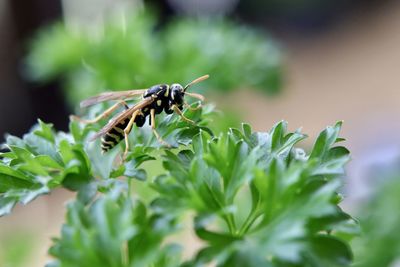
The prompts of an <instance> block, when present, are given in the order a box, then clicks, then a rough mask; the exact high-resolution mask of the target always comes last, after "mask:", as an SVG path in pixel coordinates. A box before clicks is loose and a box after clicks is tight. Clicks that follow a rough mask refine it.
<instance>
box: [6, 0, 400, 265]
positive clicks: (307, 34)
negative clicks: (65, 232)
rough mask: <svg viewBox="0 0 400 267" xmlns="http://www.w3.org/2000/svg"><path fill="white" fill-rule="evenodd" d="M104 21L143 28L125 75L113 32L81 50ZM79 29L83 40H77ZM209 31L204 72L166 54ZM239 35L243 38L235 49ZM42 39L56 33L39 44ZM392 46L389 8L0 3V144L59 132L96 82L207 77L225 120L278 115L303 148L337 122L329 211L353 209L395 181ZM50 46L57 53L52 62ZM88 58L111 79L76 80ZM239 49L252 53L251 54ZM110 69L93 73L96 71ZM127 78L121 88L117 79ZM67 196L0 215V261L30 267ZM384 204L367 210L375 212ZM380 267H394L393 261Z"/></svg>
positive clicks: (399, 36)
mask: <svg viewBox="0 0 400 267" xmlns="http://www.w3.org/2000/svg"><path fill="white" fill-rule="evenodd" d="M149 10H151V11H149ZM137 11H140V12H145V13H144V14H145V15H141V16H142V17H140V18H138V19H134V20H132V21H131V20H130V15H131V14H132V13H131V12H137ZM143 16H144V17H143ZM147 17H149V19H148V18H147ZM193 18H195V20H197V19H198V20H200V19H201V20H202V21H208V22H205V23H203V24H202V26H196V25H197V24H191V23H192V22H190V21H189V20H188V19H193ZM108 21H113V23H114V24H113V25H119V26H118V27H122V28H124V27H126V31H128V32H129V30H138V31H140V32H141V31H142V30H143V32H141V34H142V35H140V36H142V37H143V38H140V39H138V40H135V41H136V42H138V43H140V44H141V45H143V47H144V48H143V50H139V52H140V51H142V52H143V53H142V54H143V55H145V56H143V57H141V55H142V54H140V56H139V57H140V60H141V61H140V65H141V66H143V67H137V64H134V63H132V64H133V65H132V68H133V69H132V70H130V69H129V68H128V69H127V66H128V67H129V66H130V65H129V64H130V63H129V62H126V61H125V60H124V58H125V55H124V54H122V55H121V53H123V52H125V51H129V49H130V48H129V46H127V44H124V45H121V46H120V47H118V49H116V50H112V47H113V45H115V44H118V42H119V40H120V39H118V38H119V36H118V35H115V38H114V40H113V41H110V45H109V46H107V45H104V46H103V47H102V49H103V50H101V51H97V52H98V53H97V54H96V53H89V52H88V51H91V49H90V47H91V46H90V45H91V42H97V41H99V40H100V41H101V40H103V39H102V38H105V37H104V36H107V33H113V28H112V27H113V26H112V27H111V29H108V28H107V26H105V25H107V23H108ZM149 21H150V22H149ZM53 23H58V24H57V26H51V25H53ZM135 23H136V24H135ZM137 23H139V24H138V25H137ZM221 23H222V25H221ZM225 23H226V25H225ZM63 25H64V26H63ZM171 25H172V26H171ZM193 25H195V26H193ZM48 27H52V28H48ZM135 27H136V28H135ZM147 27H150V29H147ZM191 27H192V28H191ZM195 27H202V28H195ZM46 29H47V30H46ZM82 29H85V31H86V32H90V34H88V35H87V36H86V35H82V33H81V35H79V32H80V31H81V30H82ZM99 29H103V30H99ZM191 29H200V30H198V31H194V30H191ZM64 30H65V31H64ZM38 32H40V33H39V35H38ZM209 32H212V33H213V35H212V36H214V37H215V35H216V36H217V37H216V41H215V43H213V44H215V45H216V46H217V45H220V46H221V47H219V50H215V51H214V50H212V49H216V48H215V46H214V47H211V48H210V49H211V51H214V52H215V53H216V54H218V53H219V52H221V51H222V52H224V51H225V52H226V51H227V53H228V52H229V55H226V54H224V55H223V56H221V59H223V60H221V61H220V62H218V64H215V66H214V65H213V66H214V69H208V68H207V67H208V65H209V64H207V63H208V61H202V59H207V57H206V56H204V55H203V54H200V56H197V57H196V56H195V54H196V53H198V52H199V51H200V52H201V53H205V51H203V50H201V49H200V50H190V49H192V47H189V48H190V49H188V51H186V50H181V51H184V52H182V53H180V54H174V52H173V51H174V48H176V47H183V48H185V47H186V46H185V45H187V44H186V43H185V38H187V39H188V40H190V38H192V39H193V38H196V36H197V38H199V40H198V42H199V43H201V42H202V40H204V39H202V38H208V37H207V36H208V33H209ZM218 34H225V35H221V36H222V37H221V36H219V37H218ZM247 34H249V35H247ZM153 35H154V36H158V37H157V38H158V39H154V40H153V39H152V38H153V37H152V36H153ZM77 36H78V37H77ZM79 36H80V37H79ZM82 36H84V37H82ZM210 36H211V35H210ZM240 36H245V37H249V36H250V37H251V38H253V39H254V40H253V39H252V40H253V41H252V42H246V41H245V40H246V38H243V39H242V40H241V39H240V38H238V37H240ZM250 37H249V38H250ZM46 38H47V39H46ZM52 38H53V40H54V38H59V39H57V41H54V42H51V40H52ZM74 38H76V39H74ZM210 38H212V37H210ZM47 40H48V41H49V42H47ZM74 40H75V41H74ZM76 40H78V41H76ZM91 40H92V41H91ZM224 40H226V41H225V42H224ZM157 41H158V42H159V43H157V45H156V46H152V45H153V44H154V42H157ZM146 42H147V43H146ZM205 43H207V40H206V41H205ZM57 45H58V46H57ZM147 45H149V46H147ZM199 46H200V47H201V44H200V45H199ZM146 47H147V48H146ZM238 48H240V49H242V50H243V51H245V52H242V54H241V52H237V50H238ZM399 48H400V2H399V1H389V0H386V1H384V0H380V1H378V0H376V1H372V0H369V1H366V0H364V1H361V0H338V1H329V0H302V1H290V0H281V1H279V0H264V1H261V0H246V1H245V0H218V1H217V0H207V1H205V0H190V1H188V0H186V1H185V0H158V1H150V0H148V1H139V0H130V1H128V0H119V1H115V0H90V1H78V0H64V1H54V0H31V1H22V0H0V62H1V64H0V110H1V112H0V136H1V137H0V138H1V140H2V141H3V140H4V139H3V136H4V135H5V134H6V133H9V134H13V135H17V136H21V135H23V133H25V132H27V131H28V130H29V129H30V127H31V126H32V125H33V124H34V123H35V122H36V119H37V118H41V119H42V120H43V121H45V122H51V123H53V124H54V125H55V127H56V128H57V129H59V130H66V129H67V125H68V115H69V114H71V113H74V112H76V111H77V110H76V109H75V107H76V103H77V102H78V101H79V100H80V99H82V98H84V97H86V96H88V95H91V94H93V93H96V92H99V91H101V90H103V89H104V88H112V87H114V88H127V87H128V88H129V86H130V85H131V84H132V86H134V87H139V88H141V87H143V86H145V85H146V84H147V85H152V84H154V83H161V82H172V81H178V82H182V83H185V82H187V81H189V80H190V79H191V78H194V77H197V76H200V75H203V74H204V73H199V72H202V71H210V74H211V76H212V77H211V79H212V80H213V81H210V86H209V87H210V88H212V90H208V91H206V92H205V94H206V95H207V97H208V101H209V102H214V103H216V105H217V107H218V108H220V109H221V110H223V111H224V112H225V113H226V114H227V115H228V117H229V118H230V121H231V122H232V123H233V124H238V123H239V122H241V121H245V122H248V123H250V124H252V125H253V128H254V129H255V130H259V131H266V130H269V129H270V128H271V127H272V125H273V124H274V123H275V122H277V121H279V120H282V119H283V120H287V121H288V122H289V126H290V127H291V129H296V128H299V127H302V128H303V131H304V132H306V133H308V134H309V135H310V137H311V138H310V140H314V139H315V137H316V135H317V134H318V133H319V132H320V130H322V129H323V128H324V127H325V126H327V125H331V124H333V123H334V122H336V121H337V120H344V128H343V132H342V136H344V137H345V138H346V139H347V141H346V146H347V147H348V148H349V149H350V151H351V153H352V161H351V163H350V164H349V165H348V169H347V173H348V175H347V178H346V185H345V188H344V189H343V193H344V195H345V197H346V198H345V201H344V203H343V207H344V209H345V210H347V211H350V212H353V213H354V212H355V213H357V212H358V213H362V212H360V210H361V209H362V207H363V205H365V203H367V202H368V200H369V199H370V198H371V197H372V196H374V194H376V188H379V185H380V184H385V183H387V181H392V180H396V179H397V180H398V179H399V178H398V177H400V174H399V165H400V138H399V133H400V124H399V117H400V90H399V89H400V75H399V74H400V51H399V50H400V49H399ZM85 49H86V50H85ZM110 49H111V50H110ZM124 49H125V50H124ZM242 50H241V51H242ZM76 51H78V52H76ZM160 51H161V52H160ZM185 51H186V52H185ZM207 51H209V50H207ZM218 51H219V52H218ZM252 51H253V52H254V51H259V53H260V54H259V55H261V56H257V54H254V55H255V56H254V55H253V54H252V53H253V52H252ZM64 52H69V53H71V54H68V53H66V54H64V55H66V56H65V57H64V58H63V57H57V55H59V54H63V53H64ZM222 52H221V53H222ZM146 53H147V54H146ZM157 53H163V54H162V56H161V57H166V58H167V60H166V62H162V63H161V62H158V63H157V57H156V58H154V55H157ZM164 53H165V54H164ZM185 53H187V54H185ZM254 53H255V52H254ZM82 55H86V56H87V57H86V56H85V58H81V56H82ZM101 55H105V57H106V58H105V59H104V62H106V63H107V64H109V62H114V61H113V60H115V58H117V59H120V60H115V64H116V68H117V69H118V66H117V65H118V64H119V63H121V64H122V65H121V66H120V67H121V69H122V74H120V75H121V76H118V77H119V78H117V79H115V80H113V79H107V78H105V79H104V80H103V81H102V82H101V83H100V82H98V80H99V79H96V75H92V76H90V73H91V71H92V67H93V66H96V64H98V65H101V64H102V62H103V61H102V60H103V59H102V58H101ZM246 55H252V56H251V60H249V59H248V58H249V57H246ZM73 56H76V58H75V59H78V60H77V61H74V60H73V59H74V57H73ZM129 56H134V55H126V57H127V58H128V59H129ZM53 58H56V60H54V61H52V59H53ZM87 58H90V59H91V60H87ZM121 58H122V59H121ZM210 58H212V56H210ZM68 59H71V60H70V61H69V60H68ZM256 59H257V60H256ZM57 60H58V61H57ZM63 60H64V61H63ZM57 64H58V65H57ZM124 64H125V65H124ZM157 64H158V65H159V66H155V65H157ZM202 64H203V65H206V66H203V65H202ZM199 66H200V67H199ZM56 67H58V69H56ZM246 67H248V68H246ZM99 68H100V67H99ZM135 68H136V69H135ZM242 70H243V73H242V72H241V71H242ZM110 71H111V72H112V70H108V69H104V68H103V69H101V71H100V73H101V74H100V76H101V75H103V76H104V75H106V73H109V72H110ZM135 71H137V73H136V74H135V75H136V76H135V75H134V72H135ZM238 71H239V72H238ZM260 71H264V73H265V77H264V76H260V74H259V73H260ZM87 73H89V74H87ZM129 73H133V74H132V80H130V79H124V78H123V77H127V76H128V75H129ZM238 74H239V75H238ZM218 75H219V76H218ZM252 75H254V76H252ZM114 76H115V75H114ZM114 76H113V77H114ZM200 88H201V86H199V90H201V89H200ZM96 90H99V91H96ZM309 145H311V144H309ZM393 177H394V178H393ZM389 188H390V187H389ZM385 190H386V189H381V191H382V192H381V194H383V195H384V194H385V192H386V191H385ZM392 191H393V190H392ZM378 192H379V190H378ZM397 193H398V195H400V192H398V191H395V192H393V193H392V194H393V195H394V196H395V195H396V194H397ZM377 194H379V193H377ZM72 196H73V194H72V193H70V192H67V191H64V190H59V191H56V192H54V193H52V195H49V196H45V197H40V198H39V199H37V200H35V201H34V202H33V203H31V204H29V206H27V207H23V206H18V207H17V208H16V209H15V211H14V212H13V213H12V214H11V215H9V216H6V217H2V218H0V266H43V264H44V262H46V260H47V259H48V258H47V257H48V256H47V248H48V247H49V246H50V243H51V239H50V238H51V237H53V236H56V235H58V233H59V230H60V226H61V224H62V222H63V219H64V213H65V210H64V203H65V201H66V200H67V199H69V198H71V197H72ZM387 201H389V202H390V201H393V202H391V203H394V206H393V207H394V208H395V209H397V210H395V211H393V210H389V211H388V213H390V212H392V213H395V214H396V213H399V211H400V197H399V198H398V199H393V200H387ZM385 203H386V202H382V204H376V205H378V206H374V207H375V208H376V209H382V210H383V211H384V210H385V209H384V207H385V205H386V204H385ZM379 205H381V206H380V207H379ZM388 205H389V204H388ZM393 207H392V208H393ZM367 210H368V209H367ZM370 211H371V209H370ZM363 212H364V214H363V215H362V216H364V215H365V210H364V211H363ZM368 212H369V211H368ZM383 214H384V213H383ZM360 216H361V215H360ZM382 216H385V215H382ZM371 228H373V227H371ZM397 234H398V233H397ZM398 259H400V256H399V258H398ZM27 262H29V264H28V265H27ZM6 264H8V265H6ZM397 264H398V263H397ZM388 266H397V265H396V260H392V261H390V265H388Z"/></svg>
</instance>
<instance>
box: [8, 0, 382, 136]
mask: <svg viewBox="0 0 400 267" xmlns="http://www.w3.org/2000/svg"><path fill="white" fill-rule="evenodd" d="M65 2H68V1H65ZM294 2H295V3H294ZM385 2H388V1H382V0H381V1H377V0H368V1H366V0H365V1H361V0H353V1H349V0H347V1H346V0H339V1H329V0H302V1H289V0H284V1H278V0H270V1H258V0H247V1H236V0H224V1H179V0H154V1H150V0H147V1H145V4H146V5H147V6H151V7H152V8H154V9H156V10H157V11H158V14H159V18H158V20H159V25H160V27H162V25H163V24H164V23H165V22H166V21H168V20H169V19H170V18H172V17H173V16H174V15H176V14H186V15H189V16H192V15H229V16H231V17H232V18H234V19H235V20H236V21H239V22H243V23H246V24H249V25H254V26H255V27H257V28H262V29H268V30H270V31H272V32H273V33H274V35H276V36H279V37H282V38H287V37H288V38H290V40H291V41H293V38H299V39H301V38H313V36H314V37H315V36H316V35H318V34H321V33H323V32H324V31H327V30H329V28H330V27H332V26H334V25H335V24H336V23H339V22H340V21H341V19H343V18H344V17H349V16H352V15H354V14H359V13H360V12H361V13H362V12H364V11H365V10H367V9H371V8H379V6H381V5H383V4H384V3H385ZM189 7H191V9H190V8H189ZM193 7H195V8H193ZM62 16H63V10H62V2H61V1H52V0H31V1H22V0H13V1H11V0H8V1H7V0H2V1H1V2H0V29H1V30H0V32H1V35H0V39H1V42H0V44H1V49H0V60H1V62H2V64H1V66H0V80H1V83H0V93H1V98H0V106H1V111H2V112H1V113H0V114H1V115H0V136H4V134H5V133H10V134H13V135H17V136H21V135H22V134H23V133H25V132H26V131H28V129H29V128H30V127H31V126H32V125H33V124H34V123H35V121H36V119H37V118H41V119H42V120H44V121H46V122H51V123H54V125H55V126H56V128H57V129H60V130H66V128H67V123H68V114H69V113H71V110H68V108H67V106H66V104H65V101H64V100H63V93H62V92H61V89H60V86H59V83H60V81H57V80H55V81H52V82H51V83H46V84H38V83H34V82H32V81H29V79H27V77H26V75H24V57H25V55H26V53H27V43H28V42H29V40H30V39H31V38H32V37H33V35H34V34H35V33H36V32H37V30H38V29H39V28H40V27H42V26H45V25H48V24H50V23H52V22H54V21H58V20H61V19H62ZM283 40H284V39H283Z"/></svg>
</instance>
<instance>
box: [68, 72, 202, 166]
mask: <svg viewBox="0 0 400 267" xmlns="http://www.w3.org/2000/svg"><path fill="white" fill-rule="evenodd" d="M208 77H209V75H204V76H201V77H199V78H197V79H195V80H193V81H191V82H190V83H188V84H187V85H186V86H185V87H183V86H182V85H180V84H178V83H174V84H171V85H168V84H158V85H154V86H151V87H150V88H148V89H135V90H127V91H119V92H105V93H102V94H100V95H97V96H94V97H91V98H88V99H86V100H84V101H82V102H81V104H80V106H81V107H89V106H92V105H95V104H97V103H101V102H104V101H110V100H116V101H117V103H116V104H114V105H113V106H111V107H110V108H108V109H107V110H106V111H104V112H103V113H101V114H100V115H99V116H97V117H96V118H94V119H91V120H87V119H82V118H80V117H77V116H71V117H72V119H74V120H78V121H80V122H83V123H96V122H98V121H99V120H101V119H103V118H106V117H109V116H110V115H111V114H112V113H113V112H114V111H115V110H116V109H117V108H119V107H121V106H123V107H125V110H124V111H122V112H120V113H119V114H117V115H116V116H115V117H114V118H112V119H111V120H110V121H109V122H108V123H107V124H106V125H105V126H104V127H103V128H102V129H101V130H100V131H99V132H97V133H96V134H95V135H94V136H93V137H92V138H91V139H90V141H93V140H95V139H97V138H99V137H101V148H102V152H103V153H104V152H107V151H109V150H110V149H112V148H113V147H115V146H116V145H117V144H118V143H119V142H121V141H122V140H123V139H125V152H124V154H123V158H124V159H125V158H126V155H127V154H128V151H129V142H128V135H129V133H130V132H131V130H132V127H133V125H134V124H136V126H137V127H142V126H143V125H144V124H145V122H146V118H147V117H148V116H150V118H149V124H150V126H151V128H152V130H153V133H154V135H155V136H156V138H157V139H158V140H159V142H160V143H162V144H164V145H166V146H169V145H168V144H167V143H166V142H165V141H164V140H163V139H162V138H161V137H160V135H159V134H158V132H157V130H156V120H155V115H156V114H160V113H162V112H163V111H164V112H165V113H167V114H171V113H173V112H175V113H177V114H178V115H179V116H180V117H181V118H182V119H183V120H184V121H186V122H189V123H192V124H194V122H193V121H192V120H190V119H188V118H186V117H185V116H184V115H183V112H182V110H183V108H184V107H189V104H187V102H186V101H185V100H184V97H185V95H188V96H191V97H194V98H197V99H199V100H200V101H204V97H203V96H202V95H200V94H196V93H189V92H186V90H187V89H188V88H189V87H190V86H192V85H193V84H196V83H199V82H201V81H204V80H206V79H208ZM139 95H142V100H141V101H139V102H138V103H137V104H135V105H134V106H131V107H129V106H128V104H127V103H126V101H129V100H132V98H135V97H137V96H139ZM199 107H201V104H200V105H199ZM189 108H190V107H189Z"/></svg>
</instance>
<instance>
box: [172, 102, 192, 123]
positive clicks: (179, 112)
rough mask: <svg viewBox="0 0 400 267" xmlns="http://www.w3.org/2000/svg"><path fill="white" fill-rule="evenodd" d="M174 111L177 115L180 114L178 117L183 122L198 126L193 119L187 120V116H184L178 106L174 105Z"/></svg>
mask: <svg viewBox="0 0 400 267" xmlns="http://www.w3.org/2000/svg"><path fill="white" fill-rule="evenodd" d="M172 110H173V111H175V112H176V113H178V115H179V116H181V118H182V120H184V121H186V122H188V123H191V124H196V123H195V122H194V121H192V120H191V119H188V118H186V117H185V115H183V113H182V111H181V110H180V109H179V108H178V107H177V106H176V105H172Z"/></svg>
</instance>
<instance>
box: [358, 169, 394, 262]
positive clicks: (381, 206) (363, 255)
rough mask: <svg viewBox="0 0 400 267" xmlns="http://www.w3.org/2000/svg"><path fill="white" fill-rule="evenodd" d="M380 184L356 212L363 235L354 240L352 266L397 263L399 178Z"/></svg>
mask: <svg viewBox="0 0 400 267" xmlns="http://www.w3.org/2000/svg"><path fill="white" fill-rule="evenodd" d="M381 183H382V184H381V185H378V186H377V187H376V188H375V193H374V195H373V196H372V198H371V199H370V200H369V201H368V203H366V204H365V205H364V206H363V207H362V208H361V210H360V212H359V213H360V225H361V227H362V232H363V235H362V236H361V237H360V238H358V239H356V240H355V241H356V242H355V245H354V247H355V250H356V252H357V253H356V256H357V257H356V264H354V266H355V267H375V266H382V267H383V266H393V267H395V266H398V265H396V264H399V261H400V212H399V211H400V176H399V175H396V176H394V177H392V179H387V181H383V182H382V180H381Z"/></svg>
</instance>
